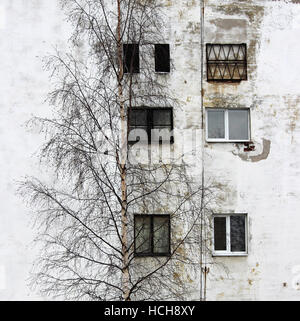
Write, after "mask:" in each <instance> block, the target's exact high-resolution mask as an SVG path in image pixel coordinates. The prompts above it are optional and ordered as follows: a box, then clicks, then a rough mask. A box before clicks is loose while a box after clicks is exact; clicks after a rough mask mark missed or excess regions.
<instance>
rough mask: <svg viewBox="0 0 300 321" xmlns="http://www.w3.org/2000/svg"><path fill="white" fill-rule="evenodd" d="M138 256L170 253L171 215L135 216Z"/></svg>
mask: <svg viewBox="0 0 300 321" xmlns="http://www.w3.org/2000/svg"><path fill="white" fill-rule="evenodd" d="M134 252H135V255H136V256H168V255H170V215H141V214H137V215H135V216H134Z"/></svg>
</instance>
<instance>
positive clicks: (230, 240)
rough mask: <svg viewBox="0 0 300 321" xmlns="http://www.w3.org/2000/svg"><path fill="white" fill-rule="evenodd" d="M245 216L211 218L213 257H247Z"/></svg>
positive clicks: (224, 215)
mask: <svg viewBox="0 0 300 321" xmlns="http://www.w3.org/2000/svg"><path fill="white" fill-rule="evenodd" d="M247 227H248V224H247V215H246V214H216V215H214V216H213V254H214V255H215V256H218V255H219V256H244V255H247Z"/></svg>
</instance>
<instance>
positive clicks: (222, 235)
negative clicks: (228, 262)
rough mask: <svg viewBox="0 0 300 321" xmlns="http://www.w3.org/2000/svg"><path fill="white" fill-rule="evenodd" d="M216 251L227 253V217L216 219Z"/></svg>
mask: <svg viewBox="0 0 300 321" xmlns="http://www.w3.org/2000/svg"><path fill="white" fill-rule="evenodd" d="M214 243H215V251H226V217H215V218H214Z"/></svg>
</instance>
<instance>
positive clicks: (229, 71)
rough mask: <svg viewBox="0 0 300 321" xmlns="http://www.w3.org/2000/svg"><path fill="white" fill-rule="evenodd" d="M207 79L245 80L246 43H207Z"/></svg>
mask: <svg viewBox="0 0 300 321" xmlns="http://www.w3.org/2000/svg"><path fill="white" fill-rule="evenodd" d="M206 61H207V80H208V81H242V80H247V46H246V44H207V45H206Z"/></svg>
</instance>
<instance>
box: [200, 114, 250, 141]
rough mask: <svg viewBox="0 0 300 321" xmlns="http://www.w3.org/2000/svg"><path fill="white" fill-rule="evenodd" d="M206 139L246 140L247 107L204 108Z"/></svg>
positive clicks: (248, 137)
mask: <svg viewBox="0 0 300 321" xmlns="http://www.w3.org/2000/svg"><path fill="white" fill-rule="evenodd" d="M206 140H207V141H209V142H248V141H249V140H250V114H249V109H224V108H207V109H206Z"/></svg>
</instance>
